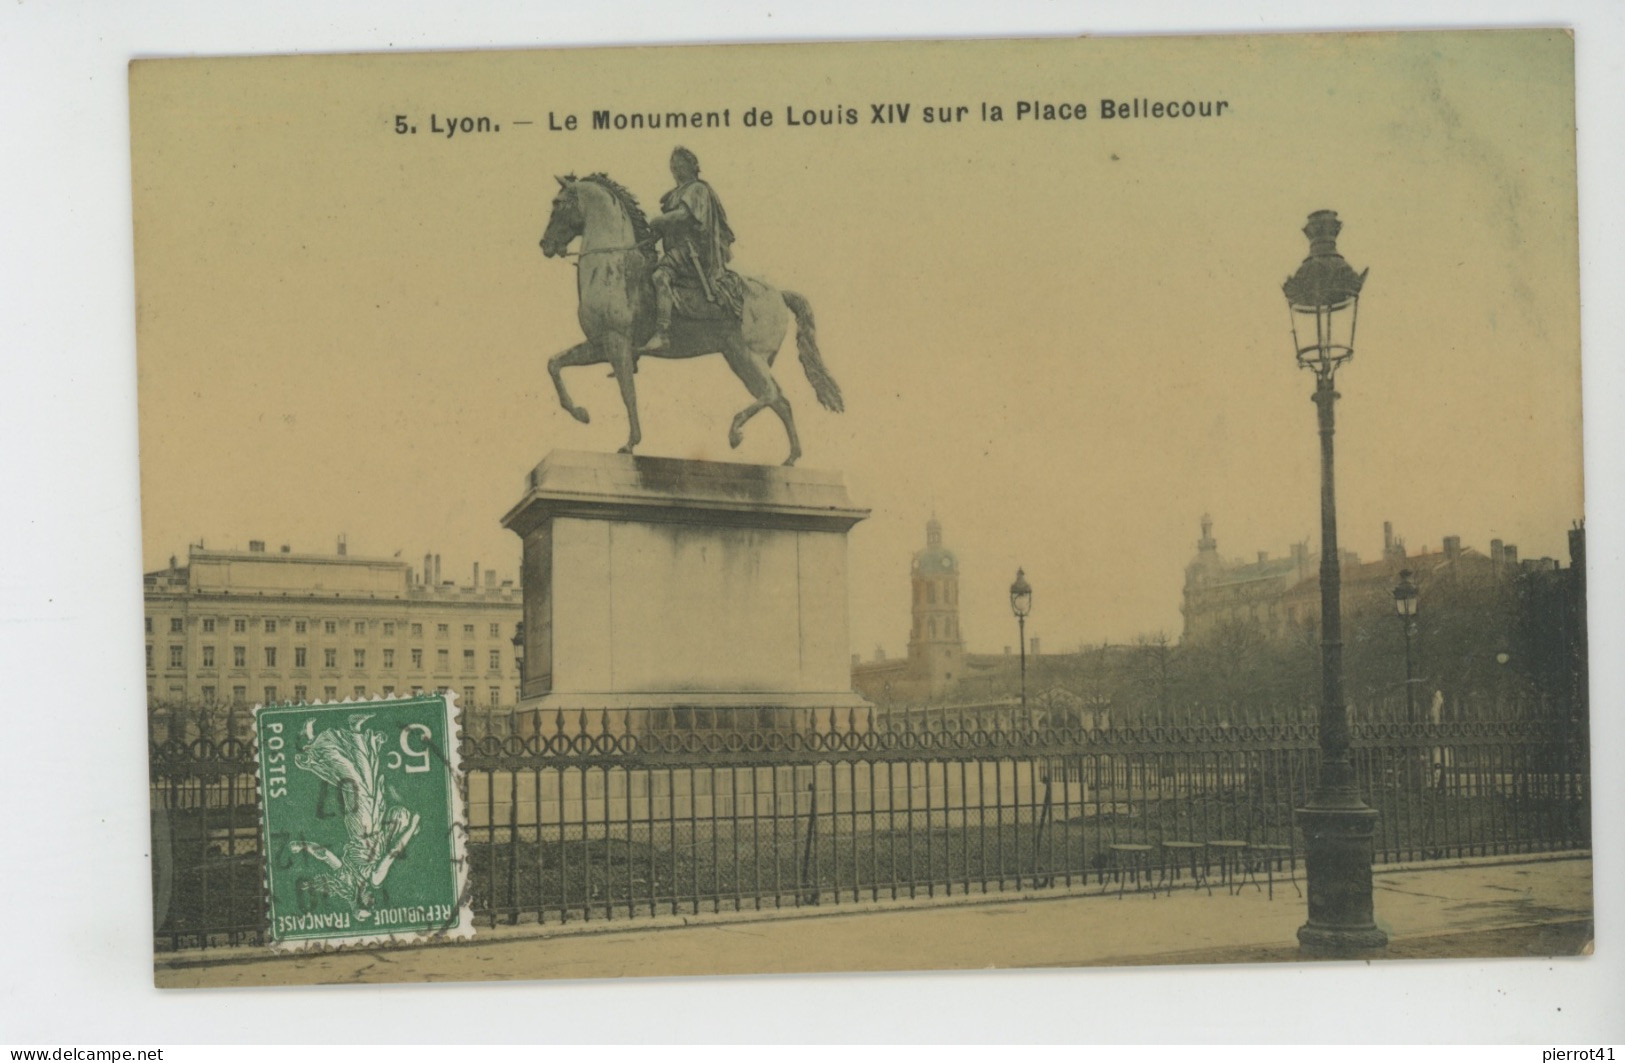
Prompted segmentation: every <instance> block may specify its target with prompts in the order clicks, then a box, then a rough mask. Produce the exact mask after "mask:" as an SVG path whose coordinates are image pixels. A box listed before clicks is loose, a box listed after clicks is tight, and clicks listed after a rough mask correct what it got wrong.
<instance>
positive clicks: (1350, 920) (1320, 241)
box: [1281, 210, 1388, 953]
mask: <svg viewBox="0 0 1625 1063" xmlns="http://www.w3.org/2000/svg"><path fill="white" fill-rule="evenodd" d="M1342 227H1343V224H1342V222H1340V221H1338V220H1337V212H1336V211H1331V210H1317V211H1315V212H1314V213H1313V214H1311V215H1309V222H1308V224H1306V225H1305V226H1304V227H1303V234H1304V235H1305V236H1307V237H1308V238H1309V257H1307V258H1305V259H1304V260H1303V263H1302V264H1301V265H1300V266H1299V267H1298V271H1297V272H1296V273H1294V274H1293V275H1292V276H1291V277H1290V278H1288V280H1287V282H1286V283H1285V284H1284V285H1282V289H1281V290H1282V291H1283V292H1284V293H1285V294H1286V301H1287V308H1288V310H1289V311H1290V312H1291V319H1292V347H1293V351H1294V353H1295V354H1296V355H1297V361H1298V366H1299V367H1300V368H1303V369H1311V370H1313V371H1314V374H1315V394H1314V401H1315V406H1316V407H1317V408H1318V410H1319V421H1320V632H1321V637H1320V681H1321V701H1320V776H1319V778H1318V780H1317V781H1316V787H1315V792H1314V793H1313V794H1312V795H1310V798H1309V803H1308V804H1307V805H1306V806H1305V807H1303V808H1301V809H1299V810H1298V818H1299V822H1300V823H1301V824H1302V825H1303V833H1304V840H1305V847H1304V868H1305V874H1306V877H1307V878H1308V881H1309V920H1308V922H1306V923H1304V925H1303V926H1301V927H1299V928H1298V943H1299V944H1300V945H1301V946H1302V947H1303V948H1305V949H1308V950H1314V951H1325V952H1337V953H1346V952H1350V951H1356V950H1365V949H1380V948H1384V947H1386V946H1387V944H1388V935H1387V934H1385V933H1383V932H1382V931H1381V930H1379V929H1378V928H1377V925H1376V922H1375V920H1374V919H1373V918H1372V902H1371V862H1372V856H1373V852H1372V848H1373V845H1372V834H1373V832H1374V831H1375V830H1376V821H1377V813H1376V810H1375V809H1373V808H1371V807H1370V806H1368V805H1367V804H1366V803H1365V802H1364V801H1363V800H1361V798H1360V793H1359V790H1358V789H1357V788H1356V785H1355V777H1354V760H1353V757H1352V756H1351V755H1350V753H1349V718H1348V707H1347V705H1345V704H1344V702H1343V613H1342V568H1341V565H1340V564H1339V559H1338V547H1337V487H1336V483H1337V481H1336V477H1335V475H1334V472H1333V461H1332V437H1333V435H1334V434H1335V433H1336V424H1335V419H1334V417H1333V405H1334V404H1335V403H1336V402H1337V389H1336V387H1335V386H1334V384H1333V377H1334V376H1335V375H1336V373H1337V369H1338V367H1339V366H1341V365H1342V364H1343V363H1345V362H1347V361H1349V360H1350V359H1351V358H1353V357H1354V327H1355V324H1356V322H1357V319H1358V316H1359V307H1360V288H1361V287H1362V286H1363V285H1364V284H1365V277H1366V275H1365V273H1364V272H1362V273H1356V272H1354V269H1353V267H1352V266H1350V265H1349V264H1348V262H1347V261H1345V260H1344V258H1343V256H1342V255H1340V254H1338V251H1337V234H1338V232H1339V230H1341V229H1342Z"/></svg>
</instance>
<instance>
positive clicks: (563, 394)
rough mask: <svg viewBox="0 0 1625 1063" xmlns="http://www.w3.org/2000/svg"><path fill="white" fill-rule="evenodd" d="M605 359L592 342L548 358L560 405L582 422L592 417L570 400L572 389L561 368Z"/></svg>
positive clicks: (591, 363)
mask: <svg viewBox="0 0 1625 1063" xmlns="http://www.w3.org/2000/svg"><path fill="white" fill-rule="evenodd" d="M603 360H604V358H603V356H602V355H601V354H599V353H598V348H597V346H596V345H594V344H593V343H591V342H583V343H578V344H576V345H575V346H574V347H571V348H570V349H569V350H567V351H563V352H561V353H559V354H555V355H554V356H553V357H551V358H549V359H548V360H547V372H548V375H550V376H551V377H552V378H553V387H554V389H555V390H557V391H558V393H559V405H560V406H563V407H564V409H565V412H567V413H568V414H569V415H570V416H571V417H574V418H575V419H576V420H578V421H580V422H581V423H582V424H586V423H587V422H588V421H589V420H591V418H590V417H588V415H587V411H586V410H584V409H582V408H581V407H580V406H577V405H576V404H575V403H574V402H571V401H570V391H569V389H568V388H566V387H565V386H564V375H563V374H562V373H561V372H560V370H562V369H566V368H569V367H570V366H576V365H594V364H596V363H598V362H602V361H603Z"/></svg>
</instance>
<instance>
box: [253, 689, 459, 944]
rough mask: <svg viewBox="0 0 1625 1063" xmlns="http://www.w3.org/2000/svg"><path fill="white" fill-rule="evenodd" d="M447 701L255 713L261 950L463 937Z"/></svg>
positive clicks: (270, 708)
mask: <svg viewBox="0 0 1625 1063" xmlns="http://www.w3.org/2000/svg"><path fill="white" fill-rule="evenodd" d="M453 713H454V708H453V702H452V698H451V695H449V694H446V695H441V694H431V695H419V696H413V697H406V698H389V699H377V700H372V701H347V702H341V703H336V704H335V703H328V704H314V705H310V704H303V705H264V706H261V707H260V708H258V709H256V710H255V713H254V726H255V735H256V737H257V739H258V743H259V765H258V768H259V785H260V801H261V807H262V808H263V810H264V812H263V818H262V830H263V835H264V836H263V839H262V841H263V844H264V851H265V854H266V862H265V868H266V870H265V877H266V896H267V909H268V910H267V915H268V919H269V927H268V940H269V941H270V943H271V946H272V947H273V948H277V949H285V950H300V949H306V948H310V947H313V946H318V945H353V944H395V943H405V942H411V941H421V940H427V939H431V938H433V939H440V938H447V937H470V936H472V935H473V932H474V931H473V913H472V910H471V908H470V907H469V905H468V902H467V888H466V887H467V881H468V867H467V860H466V857H465V854H464V839H465V837H466V834H467V820H466V817H465V815H464V811H463V802H462V791H461V785H460V784H461V770H460V766H459V763H458V756H457V740H456V728H455V722H454V715H453Z"/></svg>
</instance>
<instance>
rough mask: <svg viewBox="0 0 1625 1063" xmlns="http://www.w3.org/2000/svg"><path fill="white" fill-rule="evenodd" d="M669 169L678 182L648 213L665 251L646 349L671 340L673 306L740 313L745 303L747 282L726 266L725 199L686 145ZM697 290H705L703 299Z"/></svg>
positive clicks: (729, 235)
mask: <svg viewBox="0 0 1625 1063" xmlns="http://www.w3.org/2000/svg"><path fill="white" fill-rule="evenodd" d="M671 175H672V178H673V179H674V180H675V181H676V182H677V186H676V187H675V188H673V189H672V190H671V191H670V192H667V193H666V194H665V195H664V196H662V197H660V214H659V215H657V216H656V217H653V218H650V219H649V224H650V226H651V227H652V228H653V229H654V230H655V232H656V233H658V234H659V235H660V239H661V245H662V249H663V251H664V254H662V255H661V258H660V263H659V264H658V265H657V266H655V268H654V273H653V277H652V280H653V281H654V289H655V334H654V335H653V336H652V337H650V339H649V342H647V343H645V344H644V345H643V347H642V350H644V351H660V350H664V349H665V348H666V347H667V346H669V345H670V343H671V318H672V313H673V310H674V309H681V310H682V311H683V314H684V316H685V317H688V316H693V317H716V316H721V315H722V314H724V313H725V314H727V315H729V316H732V317H734V318H738V317H740V316H741V312H742V310H743V307H744V295H745V293H744V285H743V282H742V281H741V279H740V277H739V275H738V274H737V273H734V272H733V271H732V270H730V269H728V260H729V259H730V258H732V257H733V252H732V247H733V242H734V234H733V230H732V229H730V228H729V227H728V215H727V212H726V211H724V210H723V209H722V200H720V199H718V198H717V194H716V191H715V190H714V189H712V187H711V186H710V185H709V184H707V183H706V182H704V181H702V180H700V160H699V159H698V158H697V157H696V156H695V154H694V153H693V152H692V151H689V150H688V149H687V148H683V147H679V148H676V149H675V150H673V151H672V153H671ZM681 289H687V291H686V292H685V293H684V294H685V295H687V296H689V298H688V299H683V298H681V297H680V296H679V291H680V290H681ZM696 296H703V298H704V303H700V302H699V301H698V300H697V299H696V298H695V297H696ZM707 304H709V305H707ZM691 311H695V312H692V313H691Z"/></svg>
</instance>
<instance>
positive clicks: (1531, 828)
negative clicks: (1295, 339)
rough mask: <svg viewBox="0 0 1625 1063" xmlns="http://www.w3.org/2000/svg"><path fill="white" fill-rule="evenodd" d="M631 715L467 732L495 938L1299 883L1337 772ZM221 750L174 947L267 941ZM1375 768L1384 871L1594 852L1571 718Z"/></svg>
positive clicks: (1304, 736)
mask: <svg viewBox="0 0 1625 1063" xmlns="http://www.w3.org/2000/svg"><path fill="white" fill-rule="evenodd" d="M606 719H607V718H604V719H599V720H596V721H595V719H594V718H591V717H588V716H587V715H585V714H574V715H572V716H571V718H569V719H568V720H567V719H566V718H565V717H564V716H558V717H556V718H555V719H554V720H553V721H552V726H551V727H546V726H544V727H542V728H540V729H538V728H537V727H536V726H535V722H534V721H532V722H531V723H530V724H529V725H527V724H526V723H525V722H524V721H521V720H519V719H518V718H517V717H507V718H500V717H499V718H496V719H486V718H479V717H473V716H470V717H468V718H466V719H465V720H464V737H463V740H462V750H461V752H462V762H463V767H464V769H465V778H466V787H467V791H466V794H465V796H466V801H467V808H468V815H469V837H468V845H467V853H468V859H469V872H470V874H469V881H470V889H471V900H472V903H473V907H474V909H475V912H476V914H477V917H478V918H479V919H480V920H481V921H483V922H486V923H495V922H503V923H516V922H520V921H541V922H561V921H573V920H613V919H636V918H644V917H649V916H656V915H672V914H678V915H680V914H688V913H697V912H702V911H703V912H720V911H743V910H758V909H765V908H780V907H793V906H805V905H837V904H850V903H854V902H886V901H891V900H894V899H895V900H901V899H906V898H913V897H922V896H926V897H930V896H948V895H960V894H989V893H999V892H1011V891H1022V890H1042V889H1050V888H1066V887H1074V888H1076V887H1081V886H1086V885H1087V886H1097V885H1098V886H1107V885H1109V884H1110V883H1111V882H1112V881H1113V880H1114V879H1115V878H1116V877H1117V876H1120V875H1121V874H1123V873H1124V872H1125V871H1129V870H1132V871H1133V872H1135V873H1137V874H1139V873H1147V872H1150V873H1154V874H1157V875H1158V876H1159V877H1160V876H1161V875H1163V874H1164V873H1166V872H1169V871H1172V870H1175V869H1176V867H1178V868H1180V869H1184V867H1185V865H1188V864H1189V863H1190V862H1191V861H1193V860H1194V861H1199V862H1200V863H1201V865H1202V866H1203V867H1210V866H1212V861H1214V860H1216V859H1218V857H1219V855H1220V854H1221V852H1222V853H1227V854H1234V853H1236V852H1238V851H1239V852H1241V853H1243V854H1246V855H1247V856H1249V857H1250V858H1251V860H1252V861H1253V866H1254V867H1261V866H1262V865H1261V864H1260V863H1259V861H1261V860H1267V861H1271V862H1274V866H1275V867H1276V868H1279V869H1280V870H1287V869H1288V867H1291V866H1292V865H1295V863H1296V861H1297V860H1298V858H1299V853H1300V852H1301V849H1300V840H1299V839H1298V837H1297V835H1296V832H1295V830H1294V826H1293V810H1294V809H1295V808H1298V807H1301V806H1302V804H1303V803H1304V802H1305V801H1306V800H1307V798H1308V795H1309V792H1310V790H1311V788H1312V786H1313V783H1314V779H1315V771H1316V768H1317V763H1318V748H1317V745H1316V731H1315V728H1314V727H1313V726H1312V725H1305V724H1291V725H1284V724H1283V725H1275V724H1271V725H1258V726H1225V727H1183V728H1171V727H1148V728H1116V729H1108V730H1082V729H1024V730H1016V729H1011V730H1005V729H1002V728H1001V727H1000V726H999V725H998V724H997V723H995V725H994V726H993V728H992V729H990V730H981V729H971V728H959V729H954V730H931V729H919V730H913V729H908V728H902V729H899V730H876V729H873V726H872V724H873V723H876V722H878V721H858V720H857V719H856V717H852V716H848V715H847V713H846V711H845V710H837V711H832V712H828V713H821V714H818V715H817V716H816V717H815V719H814V723H815V727H814V728H813V729H812V730H804V731H792V732H785V731H768V732H762V731H753V730H710V731H705V732H695V731H690V732H687V733H679V732H666V733H642V734H640V733H636V732H631V731H625V730H620V731H617V730H615V729H614V725H610V726H608V727H607V728H606V726H604V723H605V720H606ZM860 723H868V724H870V725H871V726H868V727H865V726H858V724H860ZM622 725H623V726H624V722H622ZM220 732H221V733H222V735H223V736H222V737H218V738H214V739H208V738H198V739H193V740H191V741H183V740H179V739H177V740H175V741H168V742H163V743H158V744H155V745H154V746H153V749H152V798H153V829H154V834H155V839H154V852H155V854H156V857H157V858H156V859H155V860H154V900H155V913H154V931H155V937H156V940H157V943H158V947H159V948H161V949H174V948H184V947H191V946H198V945H214V944H242V943H257V942H260V941H262V939H263V932H262V923H263V918H264V915H263V912H264V907H263V896H262V891H263V881H264V876H263V859H264V857H263V854H262V852H261V848H260V842H259V834H258V831H259V811H258V806H257V803H256V802H257V790H256V787H255V783H254V776H253V772H254V750H253V747H252V743H251V742H250V741H249V740H247V739H246V738H240V737H236V736H235V735H233V734H230V733H229V732H230V728H221V729H220ZM1354 752H1355V759H1356V766H1357V768H1358V771H1359V778H1360V781H1361V787H1362V791H1363V793H1364V794H1365V796H1366V799H1367V800H1368V801H1369V802H1370V803H1371V804H1372V805H1373V806H1374V807H1375V808H1376V809H1377V810H1378V811H1379V813H1380V814H1381V819H1380V823H1379V828H1378V835H1377V860H1378V862H1379V863H1394V862H1402V861H1416V860H1428V859H1444V858H1453V857H1466V856H1489V855H1502V854H1513V853H1533V852H1557V851H1564V850H1572V849H1583V848H1588V847H1589V845H1590V819H1589V807H1588V791H1589V787H1588V781H1589V779H1588V767H1587V760H1586V751H1585V749H1584V746H1583V740H1580V739H1577V738H1576V737H1575V735H1574V729H1573V728H1570V727H1565V726H1563V725H1562V724H1561V723H1553V722H1550V721H1546V722H1542V721H1538V720H1531V719H1524V720H1518V721H1512V722H1508V721H1505V720H1497V721H1487V722H1472V721H1457V722H1451V723H1443V724H1399V723H1394V724H1386V723H1384V724H1370V723H1367V724H1356V725H1355V727H1354ZM1181 842H1183V843H1189V844H1187V845H1185V846H1184V847H1180V846H1179V845H1177V844H1176V845H1171V846H1170V845H1165V843H1181ZM1216 843H1226V844H1224V845H1217V844H1216ZM1136 846H1138V847H1141V849H1140V850H1139V851H1138V852H1135V851H1133V847H1136ZM277 858H278V859H291V857H288V856H287V855H286V854H282V855H281V856H279V857H277ZM1129 863H1132V865H1133V866H1132V867H1128V866H1126V865H1127V864H1129ZM1165 865H1166V866H1165ZM1187 881H1188V880H1187Z"/></svg>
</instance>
